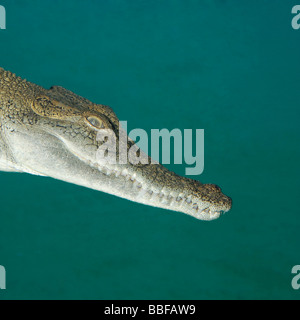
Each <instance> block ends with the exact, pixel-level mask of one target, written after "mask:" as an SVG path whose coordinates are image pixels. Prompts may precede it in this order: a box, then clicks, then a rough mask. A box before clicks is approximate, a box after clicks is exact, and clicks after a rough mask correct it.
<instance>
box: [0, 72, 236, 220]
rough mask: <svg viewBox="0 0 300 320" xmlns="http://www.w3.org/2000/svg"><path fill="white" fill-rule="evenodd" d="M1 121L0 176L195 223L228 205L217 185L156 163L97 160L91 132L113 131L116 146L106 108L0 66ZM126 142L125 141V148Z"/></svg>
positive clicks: (113, 119)
mask: <svg viewBox="0 0 300 320" xmlns="http://www.w3.org/2000/svg"><path fill="white" fill-rule="evenodd" d="M0 116H1V122H0V129H1V130H0V170H2V171H15V172H27V173H31V174H37V175H44V176H49V177H52V178H56V179H60V180H64V181H67V182H70V183H75V184H78V185H82V186H85V187H88V188H92V189H95V190H99V191H103V192H107V193H110V194H114V195H116V196H119V197H122V198H126V199H129V200H132V201H135V202H139V203H143V204H146V205H151V206H155V207H160V208H165V209H169V210H173V211H179V212H183V213H186V214H189V215H191V216H193V217H195V218H198V219H201V220H212V219H216V218H218V217H219V216H220V214H221V213H222V212H227V211H228V210H229V209H230V208H231V199H230V198H229V197H227V196H225V195H224V194H223V193H222V192H221V189H220V188H219V187H218V186H216V185H212V184H201V183H200V182H199V181H196V180H192V179H188V178H185V177H180V176H178V175H176V174H175V173H174V172H171V171H169V170H167V169H166V168H165V167H164V166H162V165H161V164H153V163H151V162H150V161H149V164H138V165H133V164H130V163H128V164H110V165H108V164H104V163H99V161H97V158H96V151H97V150H98V148H99V147H100V146H101V145H102V144H103V142H104V141H101V140H100V141H98V140H99V138H98V139H97V132H99V130H101V129H103V128H105V129H111V130H113V131H114V133H115V135H116V137H117V145H118V138H119V120H118V118H117V116H116V115H115V113H114V112H113V110H112V109H111V108H109V107H107V106H104V105H100V104H94V103H92V102H90V101H88V100H87V99H84V98H82V97H80V96H78V95H76V94H74V93H73V92H71V91H68V90H66V89H64V88H62V87H57V86H55V87H52V88H50V89H49V90H46V89H44V88H42V87H40V86H37V85H35V84H32V83H30V82H27V81H26V80H22V79H21V78H20V77H17V76H16V75H15V74H13V73H11V72H8V71H5V70H4V69H2V68H0ZM91 122H92V123H91ZM133 144H134V142H133V141H132V140H130V139H128V143H127V150H129V148H130V147H131V146H132V145H133ZM118 152H119V150H118V148H117V156H118ZM149 159H150V158H149Z"/></svg>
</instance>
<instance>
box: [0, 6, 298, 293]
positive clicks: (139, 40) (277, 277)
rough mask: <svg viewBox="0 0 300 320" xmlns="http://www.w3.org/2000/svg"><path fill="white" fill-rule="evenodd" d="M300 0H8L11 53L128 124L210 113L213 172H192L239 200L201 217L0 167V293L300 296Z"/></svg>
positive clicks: (18, 64) (178, 168) (22, 70)
mask: <svg viewBox="0 0 300 320" xmlns="http://www.w3.org/2000/svg"><path fill="white" fill-rule="evenodd" d="M295 4H297V3H296V2H295V1H289V0H285V1H282V0H281V1H279V0H272V1H270V0H269V1H266V0H259V1H258V0H255V1H238V0H198V1H196V0H165V1H157V0H156V1H154V0H147V1H146V0H139V1H137V0H136V1H134V0H132V1H129V0H113V1H112V0H105V1H104V0H103V1H96V0H86V1H78V0H76V1H75V0H72V1H71V0H68V1H67V0H64V1H58V0H51V1H50V0H45V1H38V0H26V1H25V0H23V1H20V0H18V1H17V0H9V1H8V0H6V1H5V0H1V1H0V5H3V6H5V9H6V19H7V25H6V30H0V49H1V50H0V66H1V67H3V68H4V69H6V70H9V71H12V72H14V73H16V74H17V75H18V76H21V77H23V78H26V79H27V80H29V81H31V82H33V83H36V84H38V85H41V86H43V87H45V88H49V87H51V86H52V85H61V86H63V87H65V88H67V89H69V90H72V91H73V92H75V93H77V94H79V95H81V96H84V97H85V98H88V99H89V100H91V101H93V102H95V103H101V104H106V105H109V106H111V107H112V108H113V109H114V111H115V112H116V114H117V115H118V117H119V119H120V120H127V121H128V130H132V129H134V128H143V129H144V130H146V131H147V132H149V133H150V130H151V129H162V128H167V129H169V130H172V129H174V128H179V129H182V130H183V129H193V130H195V129H204V130H205V166H204V172H203V174H201V175H200V176H193V177H191V176H190V177H191V178H194V179H197V180H200V181H201V182H203V183H215V184H218V185H219V186H221V187H222V190H223V192H224V193H225V194H226V195H229V196H230V197H232V199H233V207H232V210H231V211H230V212H228V213H227V214H225V215H223V216H221V217H220V218H219V219H217V220H215V221H211V222H205V221H200V220H196V219H194V218H192V217H190V216H188V215H185V214H182V213H178V212H172V211H167V210H163V209H158V208H154V207H148V206H143V205H141V204H137V203H133V202H130V201H127V200H124V199H121V198H117V197H115V196H112V195H108V194H105V193H102V192H97V191H93V190H90V189H87V188H83V187H79V186H76V185H72V184H68V183H65V182H62V181H58V180H54V179H51V178H45V177H38V176H32V175H29V174H20V173H4V172H1V173H0V179H1V185H0V191H1V192H0V201H1V210H0V265H3V266H4V267H5V268H6V275H7V283H6V287H7V289H6V290H0V299H299V298H300V290H294V289H293V288H292V286H291V281H292V278H293V276H294V275H292V274H291V269H292V267H293V266H294V265H297V264H300V239H299V237H300V210H299V163H300V161H299V160H300V148H299V142H300V132H299V115H300V112H299V108H300V90H299V85H300V80H299V79H300V78H299V74H300V29H299V30H294V29H293V28H292V26H291V20H292V18H293V15H292V13H291V10H292V7H293V6H294V5H295ZM299 4H300V1H299ZM167 167H168V168H169V169H171V170H173V171H175V172H176V173H178V174H181V175H184V173H185V167H186V165H185V164H182V165H172V164H171V165H167Z"/></svg>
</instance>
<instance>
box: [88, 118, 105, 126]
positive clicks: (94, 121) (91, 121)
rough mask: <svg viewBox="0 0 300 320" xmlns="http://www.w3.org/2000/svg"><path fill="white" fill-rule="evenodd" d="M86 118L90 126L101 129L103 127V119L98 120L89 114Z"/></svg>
mask: <svg viewBox="0 0 300 320" xmlns="http://www.w3.org/2000/svg"><path fill="white" fill-rule="evenodd" d="M86 120H87V121H88V123H89V124H90V125H91V126H93V127H95V128H97V129H102V128H104V124H103V121H102V120H100V119H99V118H96V117H93V116H91V117H87V118H86Z"/></svg>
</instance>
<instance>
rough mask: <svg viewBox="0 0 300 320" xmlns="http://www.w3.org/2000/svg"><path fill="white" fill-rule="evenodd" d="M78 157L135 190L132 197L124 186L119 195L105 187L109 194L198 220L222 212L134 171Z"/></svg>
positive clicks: (208, 218)
mask: <svg viewBox="0 0 300 320" xmlns="http://www.w3.org/2000/svg"><path fill="white" fill-rule="evenodd" d="M77 157H78V155H77ZM79 159H80V160H81V161H83V162H85V163H86V164H87V165H89V166H91V167H93V168H95V169H97V170H98V171H99V172H100V173H102V174H104V175H105V176H107V177H112V178H118V177H122V178H124V180H125V181H126V182H127V183H128V182H129V183H130V185H131V187H128V185H127V184H126V185H127V188H128V189H129V188H130V189H131V188H133V189H135V190H136V196H135V197H134V198H132V197H130V196H128V194H127V193H126V188H125V189H124V193H123V194H122V195H120V194H116V190H114V188H113V186H111V187H110V188H109V189H107V192H108V193H110V194H115V195H117V196H121V197H122V198H126V199H128V200H132V201H135V202H139V203H143V204H146V205H150V206H154V207H159V208H164V209H168V210H172V211H178V212H183V213H186V214H188V215H191V216H193V217H195V218H196V219H200V220H214V219H217V218H219V216H220V215H221V214H222V211H213V210H211V208H210V204H208V203H203V202H199V200H198V199H195V197H194V196H192V195H186V194H184V193H182V192H178V191H174V190H172V189H170V188H166V187H162V188H157V187H155V186H153V185H151V184H149V183H148V182H147V181H145V180H143V179H142V178H141V177H138V175H137V174H136V173H131V172H129V170H128V169H127V168H120V167H118V166H116V165H111V164H110V165H107V164H103V163H99V162H94V161H91V160H87V159H84V158H82V157H79Z"/></svg>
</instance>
